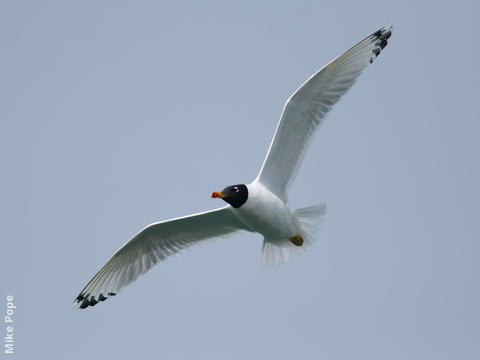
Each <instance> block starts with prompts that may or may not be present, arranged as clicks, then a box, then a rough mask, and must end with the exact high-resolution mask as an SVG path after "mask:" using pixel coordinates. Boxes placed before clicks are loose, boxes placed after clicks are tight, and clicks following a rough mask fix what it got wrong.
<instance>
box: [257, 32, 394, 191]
mask: <svg viewBox="0 0 480 360" xmlns="http://www.w3.org/2000/svg"><path fill="white" fill-rule="evenodd" d="M391 34H392V26H386V27H383V28H381V29H380V30H378V31H377V32H375V33H374V34H372V35H370V36H369V37H367V38H366V39H364V40H362V41H360V42H359V43H358V44H357V45H355V46H354V47H352V48H351V49H350V50H348V51H347V52H345V53H344V54H342V55H340V56H339V57H338V58H336V59H335V60H333V61H332V62H330V63H329V64H328V65H326V66H324V67H323V68H322V69H320V70H319V71H318V72H317V73H315V74H314V75H313V76H312V77H311V78H310V79H308V80H307V81H306V82H305V83H304V84H303V85H302V86H301V87H300V88H299V89H298V90H297V91H296V92H295V93H294V94H293V95H292V96H291V97H290V99H288V100H287V102H286V104H285V107H284V109H283V113H282V117H281V118H280V122H279V124H278V127H277V130H276V132H275V135H274V137H273V141H272V144H271V145H270V149H269V150H268V153H267V157H266V158H265V161H264V163H263V166H262V169H261V170H260V174H259V175H258V177H257V180H260V181H261V182H262V183H263V184H264V185H265V186H267V187H268V188H269V189H270V191H272V192H274V193H275V194H276V195H277V196H279V197H280V198H282V199H283V200H284V201H287V192H288V188H289V185H290V184H291V183H292V181H293V180H294V178H295V175H296V173H297V171H298V169H299V168H300V165H301V163H302V160H303V157H304V156H305V152H306V150H307V148H308V145H309V144H310V141H311V138H312V135H313V134H314V132H315V130H316V129H317V128H318V126H319V125H320V124H321V123H322V121H323V120H324V119H325V117H326V115H327V113H328V112H329V110H330V109H331V108H332V106H333V105H334V104H335V103H336V102H337V101H338V100H340V98H341V97H342V95H343V94H345V93H346V92H347V91H348V90H349V89H350V87H351V86H352V85H353V84H354V83H355V80H356V79H357V78H358V76H359V75H360V73H361V72H362V70H363V69H365V68H366V67H367V66H368V65H369V64H370V63H372V62H373V60H375V58H376V57H377V56H378V55H379V54H380V51H382V49H383V48H384V47H385V46H387V39H388V38H389V37H390V36H391Z"/></svg>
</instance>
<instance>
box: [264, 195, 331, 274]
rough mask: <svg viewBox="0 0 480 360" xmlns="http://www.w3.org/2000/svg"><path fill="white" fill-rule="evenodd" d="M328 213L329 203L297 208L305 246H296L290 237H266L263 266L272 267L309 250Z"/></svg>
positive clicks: (296, 211)
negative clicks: (293, 255)
mask: <svg viewBox="0 0 480 360" xmlns="http://www.w3.org/2000/svg"><path fill="white" fill-rule="evenodd" d="M326 213H327V205H326V204H319V205H313V206H309V207H306V208H302V209H297V210H295V215H296V216H297V218H298V220H299V222H300V225H301V227H302V230H303V231H302V232H301V234H300V235H302V237H303V240H304V244H303V246H295V245H294V244H293V243H292V242H291V241H290V240H289V239H277V238H265V239H264V240H263V247H262V256H261V262H260V263H261V266H262V267H271V266H275V265H278V264H282V263H285V262H287V260H288V258H289V257H290V255H291V254H299V253H302V252H304V251H305V250H307V249H308V248H309V247H310V246H311V245H312V244H313V242H314V241H315V238H316V235H317V232H318V230H319V229H320V225H321V224H322V222H323V217H324V215H325V214H326Z"/></svg>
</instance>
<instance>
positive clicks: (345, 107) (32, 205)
mask: <svg viewBox="0 0 480 360" xmlns="http://www.w3.org/2000/svg"><path fill="white" fill-rule="evenodd" d="M479 13H480V7H479V5H478V2H475V1H458V2H455V3H453V2H441V3H439V2H434V1H415V2H408V1H406V2H403V1H402V2H401V1H395V2H389V1H368V0H367V1H321V2H320V1H290V2H286V1H266V2H258V1H243V2H241V3H239V2H229V3H227V2H224V1H223V2H221V1H218V2H209V1H202V2H195V1H191V2H180V1H178V2H174V1H170V2H166V1H162V2H157V1H131V2H124V1H120V2H119V1H104V2H96V1H82V2H71V1H43V2H38V1H3V2H2V3H1V4H0V47H1V56H0V79H1V81H0V84H1V85H0V119H1V129H2V130H1V131H0V157H1V164H2V169H3V171H2V176H1V177H0V186H1V189H2V196H1V198H2V201H1V204H2V206H0V211H1V213H0V232H1V236H0V241H1V243H0V244H1V261H0V273H1V277H2V280H1V287H0V290H1V295H2V300H1V301H0V306H1V308H2V309H3V310H2V314H4V312H5V311H6V304H5V301H6V300H5V298H6V296H7V295H13V296H14V298H15V303H16V305H17V309H16V312H15V315H14V316H15V318H14V320H15V323H14V328H15V332H14V338H15V355H14V356H11V357H10V358H12V359H34V358H35V359H40V358H45V359H47V358H48V359H67V358H68V359H73V360H74V359H84V358H90V359H101V358H102V359H108V358H115V359H118V360H121V359H133V358H135V359H152V358H158V359H192V358H195V359H209V360H211V359H279V360H280V359H293V358H297V359H329V360H330V359H338V360H343V359H345V360H346V359H356V360H357V359H368V360H372V359H382V360H384V359H398V360H404V359H410V360H411V359H419V360H420V359H435V360H440V359H472V360H473V359H479V358H480V341H479V339H480V307H479V304H480V289H479V286H478V283H479V282H478V276H479V273H480V264H479V261H478V258H479V255H480V254H479V252H480V251H479V250H480V245H479V238H480V237H479V229H478V217H479V212H480V211H479V210H480V209H479V203H480V195H479V190H478V184H479V183H480V171H479V166H478V163H479V160H478V156H479V151H480V146H479V141H478V138H479V130H480V125H479V120H480V116H479V115H480V112H479V110H478V104H477V103H478V95H479V90H478V89H479V86H478V84H479V83H480V73H479V71H478V68H477V67H478V59H479V58H480V50H479V47H478V38H479V35H480V34H479V30H478V26H477V23H478V19H477V18H478V14H479ZM391 21H395V29H394V33H393V36H392V38H391V41H389V46H388V47H387V48H386V49H385V51H384V52H383V53H382V54H381V55H380V57H379V59H378V61H376V62H375V63H374V64H373V66H371V67H370V68H369V69H367V71H366V72H365V73H364V74H363V75H362V76H361V78H360V80H359V82H358V83H357V84H356V85H355V86H354V87H353V88H352V90H351V91H350V92H349V93H348V94H347V95H346V96H345V97H344V98H343V99H342V101H341V102H340V103H338V104H337V106H336V107H335V108H334V110H333V111H332V113H331V114H330V116H329V119H328V120H327V122H326V124H325V126H323V127H322V129H320V131H319V132H318V133H317V136H316V137H315V139H314V142H313V144H312V146H311V147H310V150H309V152H308V154H307V157H306V161H305V162H304V165H303V167H302V169H301V171H300V174H299V176H298V178H297V180H296V182H295V184H294V186H293V188H292V191H291V193H290V199H291V205H292V207H293V208H296V207H303V206H308V205H311V204H316V203H319V202H324V201H326V202H327V203H328V206H329V212H328V214H327V217H326V221H325V223H324V226H323V228H322V230H321V232H320V235H319V239H318V241H317V243H316V245H315V246H314V247H313V248H312V249H311V250H310V251H309V252H308V253H306V254H304V255H302V256H299V257H295V258H293V259H292V261H290V262H289V263H288V264H286V265H283V266H280V267H277V268H275V269H272V270H269V271H263V270H261V269H260V268H259V260H260V248H261V239H260V237H259V236H254V235H241V236H236V237H232V238H229V239H227V240H219V241H217V242H215V243H212V244H207V245H206V246H203V247H199V248H196V249H193V250H192V251H189V252H187V253H185V254H183V255H182V256H180V257H176V258H174V259H173V260H171V261H169V262H167V263H164V264H160V265H159V266H157V267H155V268H154V269H153V270H152V271H150V272H149V273H147V274H146V275H145V276H144V277H143V278H142V279H140V280H139V281H137V282H135V283H134V284H132V285H131V286H129V287H127V288H125V289H124V290H123V291H122V292H121V293H120V294H119V295H118V296H117V297H115V298H113V299H111V300H109V301H107V302H105V303H102V304H100V305H98V306H95V307H94V308H90V309H88V310H86V311H76V310H71V308H70V305H71V303H72V301H73V300H74V298H75V297H76V295H77V294H78V293H79V291H80V290H81V289H82V287H83V286H84V285H85V283H86V282H87V281H88V280H89V279H90V278H91V276H92V275H94V274H95V273H96V271H97V270H98V269H99V268H100V267H101V266H102V265H103V264H104V262H105V261H106V260H107V259H108V258H109V257H110V256H111V255H112V254H113V252H114V251H115V250H116V249H118V248H119V247H120V246H121V245H122V244H123V243H124V242H125V241H126V240H128V239H129V238H130V237H131V236H132V235H133V234H134V233H136V232H137V231H138V230H139V229H140V228H142V227H143V226H144V225H146V224H148V223H150V222H153V221H159V220H162V219H168V218H171V217H177V216H182V215H186V214H188V213H192V212H197V211H201V210H207V209H212V208H215V207H218V206H220V205H221V203H220V202H219V201H218V200H217V201H215V200H212V199H210V196H209V195H210V193H211V192H212V191H213V190H217V189H219V188H223V187H225V186H227V185H230V184H236V183H242V182H246V183H248V182H250V181H251V180H253V178H254V177H255V176H256V174H257V172H258V170H259V168H260V165H261V163H262V161H263V158H264V155H265V153H266V150H267V148H268V145H269V143H270V140H271V137H272V135H273V131H274V129H275V126H276V124H277V120H278V118H279V116H280V112H281V110H282V106H283V103H284V102H285V100H286V99H287V98H288V97H289V96H290V94H291V93H292V92H293V91H294V90H295V89H296V88H297V87H298V86H299V85H300V84H301V83H302V82H303V81H304V80H305V79H306V78H307V77H309V76H310V75H311V74H312V73H313V72H314V71H316V70H317V69H318V68H320V67H321V66H323V65H324V64H326V63H327V62H328V61H330V60H331V59H333V58H334V57H336V56H337V55H339V54H340V53H342V52H343V51H344V50H346V49H348V48H349V47H351V46H352V45H354V44H355V43H356V42H357V41H359V40H361V39H362V38H363V37H365V36H367V35H369V34H370V33H372V32H374V31H376V30H377V29H378V28H379V27H381V26H383V25H386V24H388V23H390V22H391ZM230 129H234V130H235V132H234V133H235V136H232V135H228V136H225V135H223V134H222V130H230ZM2 318H3V315H2ZM1 331H2V333H1V334H0V337H4V335H5V334H4V333H5V326H4V324H2V328H1ZM2 346H3V345H2ZM2 356H4V354H3V351H2Z"/></svg>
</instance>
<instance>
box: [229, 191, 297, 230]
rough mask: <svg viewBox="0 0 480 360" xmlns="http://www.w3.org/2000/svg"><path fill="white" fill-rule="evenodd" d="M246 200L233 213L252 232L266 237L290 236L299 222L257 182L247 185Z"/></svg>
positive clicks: (273, 195) (283, 204)
mask: <svg viewBox="0 0 480 360" xmlns="http://www.w3.org/2000/svg"><path fill="white" fill-rule="evenodd" d="M247 188H248V200H247V202H246V203H245V204H243V205H242V206H241V207H239V208H238V209H234V212H235V214H236V215H237V216H238V217H240V219H241V220H242V221H243V222H244V223H245V224H246V225H247V226H248V227H249V228H250V230H251V231H253V232H258V233H260V234H262V235H264V236H265V237H268V238H283V239H285V238H287V239H289V238H291V237H292V236H295V234H296V233H297V232H298V228H299V224H298V220H297V219H296V217H295V216H294V215H293V214H292V212H291V211H290V209H289V208H288V207H287V205H286V204H285V203H284V202H283V201H282V200H281V199H280V198H278V197H277V196H276V195H275V194H273V193H272V192H270V191H269V190H268V189H267V188H265V186H264V185H263V184H261V183H259V182H253V183H252V184H249V185H247Z"/></svg>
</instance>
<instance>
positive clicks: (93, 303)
mask: <svg viewBox="0 0 480 360" xmlns="http://www.w3.org/2000/svg"><path fill="white" fill-rule="evenodd" d="M97 304H98V301H97V300H95V298H94V297H93V296H92V298H91V299H90V303H89V305H90V306H95V305H97Z"/></svg>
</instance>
